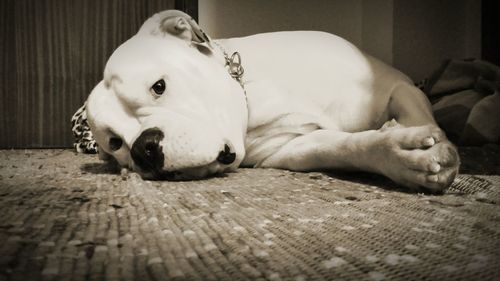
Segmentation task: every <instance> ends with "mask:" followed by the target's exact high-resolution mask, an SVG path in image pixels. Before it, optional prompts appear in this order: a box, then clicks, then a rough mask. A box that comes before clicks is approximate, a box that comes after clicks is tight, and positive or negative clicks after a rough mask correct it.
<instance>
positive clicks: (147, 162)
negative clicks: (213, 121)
mask: <svg viewBox="0 0 500 281" xmlns="http://www.w3.org/2000/svg"><path fill="white" fill-rule="evenodd" d="M163 138H164V134H163V132H162V131H161V130H160V129H158V128H149V129H146V130H144V131H143V132H142V133H141V135H140V136H139V137H138V138H137V139H136V140H135V142H134V144H133V145H132V149H131V152H130V153H131V156H132V159H133V160H134V163H135V164H136V165H137V166H138V167H139V168H140V169H141V170H142V171H143V172H147V173H152V174H153V175H154V176H155V177H163V176H172V175H173V174H177V173H173V174H172V175H171V174H170V173H168V172H165V171H163V166H164V164H165V156H164V154H163V151H162V147H161V146H160V142H161V141H162V140H163ZM214 160H215V161H217V162H218V163H220V164H222V165H230V164H232V163H233V162H234V161H235V160H236V153H234V152H233V149H232V146H231V144H228V143H226V144H225V145H224V148H223V149H222V150H221V151H220V152H219V154H218V156H217V158H216V159H214Z"/></svg>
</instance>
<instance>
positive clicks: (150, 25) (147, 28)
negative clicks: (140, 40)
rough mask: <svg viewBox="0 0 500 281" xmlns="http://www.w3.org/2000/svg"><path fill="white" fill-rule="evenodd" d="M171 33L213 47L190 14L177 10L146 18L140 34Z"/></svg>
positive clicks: (194, 42) (197, 43)
mask: <svg viewBox="0 0 500 281" xmlns="http://www.w3.org/2000/svg"><path fill="white" fill-rule="evenodd" d="M165 33H168V34H171V35H174V36H177V37H179V38H182V39H184V40H186V41H188V42H191V43H193V44H196V45H204V46H206V47H207V48H209V49H211V48H212V45H211V41H212V40H211V39H210V37H208V35H207V34H206V33H205V32H203V30H202V29H201V28H200V27H199V26H198V24H197V23H196V21H195V20H194V19H193V18H192V17H190V16H189V15H188V14H186V13H183V12H181V11H177V10H167V11H163V12H160V13H157V14H155V15H153V16H152V17H151V18H149V19H148V20H146V22H144V24H143V25H142V27H141V29H140V30H139V32H138V34H152V35H162V34H165Z"/></svg>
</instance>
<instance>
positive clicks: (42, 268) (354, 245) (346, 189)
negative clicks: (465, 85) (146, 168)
mask: <svg viewBox="0 0 500 281" xmlns="http://www.w3.org/2000/svg"><path fill="white" fill-rule="evenodd" d="M461 156H462V162H463V165H462V169H461V174H460V175H459V177H458V178H457V179H456V181H455V182H454V184H453V185H452V187H451V188H450V189H449V190H448V191H447V192H446V193H445V194H444V195H427V194H417V193H407V192H405V191H404V190H401V189H399V188H398V187H397V186H396V185H394V184H392V183H391V182H390V181H388V180H386V179H384V178H382V177H378V176H372V175H369V174H364V173H335V174H334V173H317V172H315V173H296V172H290V171H282V170H273V169H240V170H238V172H235V173H231V174H227V175H225V176H220V177H214V178H210V179H206V180H201V181H184V182H160V181H144V180H142V179H141V178H140V177H139V176H138V175H137V174H135V173H128V172H123V173H121V172H120V171H119V169H117V168H115V167H112V166H108V165H106V164H105V163H102V162H100V161H99V160H98V159H97V156H95V155H82V154H76V153H74V152H73V151H72V150H64V149H51V150H0V241H3V243H2V244H1V245H0V280H334V279H335V280H338V279H349V280H384V279H390V280H423V279H427V280H459V279H462V280H495V279H496V280H498V279H499V278H500V149H499V148H498V147H497V146H489V147H484V148H482V149H472V148H471V149H465V148H464V149H461Z"/></svg>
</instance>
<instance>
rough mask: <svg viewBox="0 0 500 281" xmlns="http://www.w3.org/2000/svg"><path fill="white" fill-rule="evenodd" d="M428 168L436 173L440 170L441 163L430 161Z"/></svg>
mask: <svg viewBox="0 0 500 281" xmlns="http://www.w3.org/2000/svg"><path fill="white" fill-rule="evenodd" d="M430 170H431V172H433V173H438V172H439V171H440V170H441V165H439V164H438V163H432V164H431V166H430Z"/></svg>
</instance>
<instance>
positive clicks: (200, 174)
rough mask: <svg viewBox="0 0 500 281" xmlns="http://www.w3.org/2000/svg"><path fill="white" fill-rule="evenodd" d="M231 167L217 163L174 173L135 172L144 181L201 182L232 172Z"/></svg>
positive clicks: (162, 171) (164, 171)
mask: <svg viewBox="0 0 500 281" xmlns="http://www.w3.org/2000/svg"><path fill="white" fill-rule="evenodd" d="M232 170H233V169H232V168H231V167H227V166H224V165H221V164H219V163H217V162H213V163H210V164H208V165H204V166H200V167H192V168H183V169H179V170H176V171H167V170H164V169H159V170H155V171H148V172H144V171H141V170H138V171H136V172H138V173H139V175H141V177H142V178H143V179H145V180H157V181H161V180H167V181H189V180H201V179H206V178H209V177H212V176H219V175H223V174H224V173H225V172H228V171H232Z"/></svg>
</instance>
